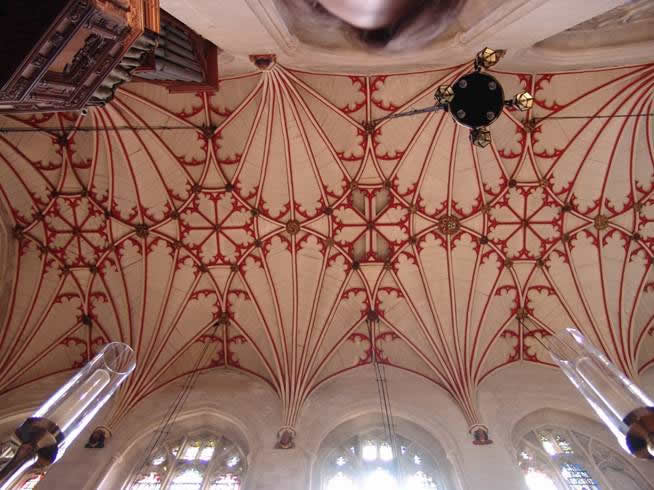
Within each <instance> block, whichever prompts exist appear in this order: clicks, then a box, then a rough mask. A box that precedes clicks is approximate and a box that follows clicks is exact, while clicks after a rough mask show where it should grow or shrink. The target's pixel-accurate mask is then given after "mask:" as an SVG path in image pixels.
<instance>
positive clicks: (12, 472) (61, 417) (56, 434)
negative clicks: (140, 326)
mask: <svg viewBox="0 0 654 490" xmlns="http://www.w3.org/2000/svg"><path fill="white" fill-rule="evenodd" d="M135 367H136V356H135V354H134V350H133V349H132V348H131V347H130V346H128V345H127V344H123V343H122V342H112V343H109V344H107V345H106V346H105V347H104V348H103V349H102V350H101V351H100V352H99V353H98V354H97V355H96V356H95V357H94V358H93V359H92V360H91V361H90V362H89V363H87V364H86V365H85V366H84V367H83V368H82V369H80V370H79V371H78V372H77V373H76V374H75V375H74V376H73V377H72V378H71V379H70V380H68V382H67V383H66V384H64V385H63V386H62V387H61V388H59V389H58V390H57V391H56V392H55V393H54V394H53V395H52V396H51V397H50V398H49V399H48V400H47V401H46V402H45V403H44V404H43V405H41V407H40V408H39V409H38V410H37V411H36V412H34V414H33V415H32V416H31V417H29V418H28V419H27V420H26V421H25V422H24V423H23V424H22V425H21V426H20V427H19V428H18V429H16V432H15V437H14V439H16V441H15V442H16V443H17V445H18V446H19V449H18V451H17V453H16V456H14V458H13V459H12V460H11V461H10V462H9V463H8V464H7V465H6V466H5V467H4V468H3V469H2V471H0V490H5V489H8V488H11V486H12V485H13V483H15V482H16V480H17V479H18V478H20V476H21V475H22V474H24V473H25V472H26V471H28V470H29V469H30V468H31V467H32V466H36V467H40V468H43V467H46V466H49V465H50V464H52V463H54V462H56V461H57V460H59V459H60V458H61V456H62V455H63V454H64V452H65V450H66V449H67V448H68V446H70V444H71V443H72V442H73V441H74V440H75V439H76V438H77V436H78V435H79V433H80V432H81V431H82V430H83V429H84V428H85V427H86V426H87V425H88V423H89V422H90V421H91V419H92V418H93V417H94V416H95V415H96V414H97V413H98V412H99V411H100V409H101V408H102V407H103V406H104V405H105V404H106V403H107V401H108V400H109V398H110V397H111V395H113V394H114V392H115V391H116V390H117V389H118V387H119V386H120V385H121V384H122V383H123V381H125V379H126V378H127V376H129V375H130V374H131V373H132V371H134V368H135Z"/></svg>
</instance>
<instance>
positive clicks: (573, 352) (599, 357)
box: [543, 328, 654, 459]
mask: <svg viewBox="0 0 654 490" xmlns="http://www.w3.org/2000/svg"><path fill="white" fill-rule="evenodd" d="M543 341H544V342H545V343H546V344H547V346H548V348H549V350H550V354H551V355H552V358H553V359H554V361H555V362H556V363H557V364H558V365H559V366H560V367H561V369H562V370H563V372H564V373H565V374H566V376H568V378H569V379H570V381H572V384H574V385H575V387H576V388H577V389H578V390H579V392H580V393H581V394H582V395H583V396H584V398H586V401H588V403H589V404H590V406H591V407H593V410H595V412H596V413H597V415H598V416H599V418H600V419H601V420H602V421H603V422H604V423H605V424H606V425H607V427H608V428H609V429H610V430H611V432H613V434H614V435H615V436H616V437H617V439H618V441H619V442H620V445H621V446H622V447H623V448H624V449H625V450H626V451H627V452H629V453H631V454H633V455H634V456H636V457H638V458H643V459H652V458H653V457H654V401H652V399H651V398H649V397H648V396H647V395H646V394H645V393H644V392H643V391H642V390H641V389H640V388H639V387H638V386H636V385H635V384H634V383H633V382H632V381H631V380H630V379H629V378H627V376H625V375H624V374H623V373H622V372H621V371H620V370H619V369H618V368H617V367H616V366H615V365H614V364H613V363H612V362H611V361H609V359H608V358H607V357H606V356H605V355H604V354H603V353H602V352H600V351H599V350H598V349H597V348H596V347H595V346H594V345H593V344H592V343H591V342H589V341H588V339H586V337H584V336H583V335H582V334H581V332H579V331H578V330H577V329H574V328H567V329H565V330H564V331H563V332H561V333H559V334H558V335H555V336H552V337H546V338H545V339H543Z"/></svg>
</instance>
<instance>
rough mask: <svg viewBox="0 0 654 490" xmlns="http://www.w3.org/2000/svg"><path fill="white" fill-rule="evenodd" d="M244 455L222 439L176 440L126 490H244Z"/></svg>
mask: <svg viewBox="0 0 654 490" xmlns="http://www.w3.org/2000/svg"><path fill="white" fill-rule="evenodd" d="M246 469H247V462H246V458H245V455H244V454H243V452H242V451H241V449H240V448H239V447H238V445H236V444H235V443H234V442H232V441H230V440H229V439H227V438H226V437H223V436H214V435H211V434H203V435H201V436H194V437H182V438H179V439H174V440H172V441H170V442H168V443H166V444H164V446H163V447H162V448H161V449H160V450H159V451H157V452H156V453H155V454H154V455H153V456H152V457H151V458H150V461H148V463H147V464H146V465H145V466H144V468H143V469H139V468H137V473H136V474H135V475H134V476H133V477H132V479H131V480H130V482H131V483H130V484H129V485H128V486H127V487H126V489H127V490H241V485H242V481H243V478H244V475H245V472H246Z"/></svg>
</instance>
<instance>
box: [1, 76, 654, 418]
mask: <svg viewBox="0 0 654 490" xmlns="http://www.w3.org/2000/svg"><path fill="white" fill-rule="evenodd" d="M470 69H471V65H470V64H467V65H461V66H455V67H452V68H448V69H442V70H438V71H423V72H415V73H406V74H399V75H398V74H396V75H375V76H361V75H352V76H349V75H328V74H315V73H309V72H304V71H297V70H292V69H289V68H286V67H284V66H282V65H279V64H273V65H272V66H271V68H270V69H268V70H265V71H263V72H252V73H249V74H245V75H241V76H235V77H232V78H226V79H223V80H222V81H221V84H220V91H219V92H218V93H216V94H215V95H213V94H196V95H192V94H186V95H170V94H168V93H167V91H166V90H165V89H163V88H160V87H157V86H155V85H141V84H130V85H128V86H126V87H125V88H124V89H122V90H120V92H119V93H118V94H117V97H116V99H115V100H114V101H112V102H111V103H110V104H108V105H107V106H106V107H104V108H100V109H93V110H91V111H90V113H89V115H88V116H86V117H77V116H73V115H69V114H45V115H35V116H29V117H28V116H25V117H23V116H21V117H4V118H2V119H1V120H0V124H1V127H2V128H9V127H11V128H18V129H30V128H31V129H40V130H41V131H38V132H25V131H20V132H1V131H0V196H1V197H2V201H3V203H4V205H5V207H6V209H7V210H8V213H7V214H8V216H9V221H10V222H11V224H10V227H11V226H13V227H14V230H13V238H12V240H14V242H15V243H16V245H17V248H18V249H19V252H18V253H17V255H16V256H15V257H13V260H14V266H13V267H11V268H10V270H15V276H14V277H13V288H12V290H11V293H10V296H9V298H8V300H7V301H6V304H7V305H8V306H7V311H3V315H2V316H3V321H4V323H3V324H2V330H0V393H2V394H3V399H5V400H6V401H8V399H9V397H11V393H12V390H14V389H15V388H17V387H19V386H23V385H26V384H28V383H30V382H32V381H34V380H37V379H41V378H43V377H45V376H48V375H51V374H53V373H56V372H60V371H65V370H71V369H74V368H77V367H79V366H81V365H82V364H83V363H84V362H85V361H86V360H87V359H89V357H90V356H92V355H93V354H94V353H95V352H97V351H98V349H99V348H100V347H101V346H102V345H103V344H104V343H106V342H108V341H111V340H121V341H124V342H128V343H129V344H130V345H132V346H133V347H134V348H135V349H136V352H137V357H138V367H137V370H136V372H135V373H134V375H133V376H132V377H131V378H130V379H129V380H128V382H127V384H126V385H125V387H124V388H123V389H122V391H121V392H120V394H119V395H118V398H117V403H116V405H115V406H114V409H113V412H112V415H111V417H110V420H109V421H108V422H109V423H110V424H111V425H116V424H118V423H119V422H120V420H122V419H123V418H124V417H125V416H126V415H127V414H128V413H129V411H130V410H131V409H132V408H133V407H134V406H135V405H136V404H137V403H139V402H140V401H141V400H143V399H144V398H146V399H147V397H148V395H149V394H151V393H153V392H154V391H155V390H157V389H158V388H160V387H162V386H164V385H166V384H168V383H170V382H172V381H173V380H175V379H177V378H179V377H180V376H183V375H184V374H186V373H189V372H190V371H192V370H194V369H196V367H197V369H201V370H206V369H210V368H230V369H238V370H243V371H245V372H248V373H250V374H251V375H253V376H256V377H259V378H261V379H262V380H264V381H265V382H267V383H268V384H269V385H270V386H271V388H272V389H273V390H274V391H275V392H276V393H277V394H278V396H279V398H280V403H281V406H282V407H283V412H284V416H285V420H284V425H288V426H294V425H295V424H296V422H297V420H298V417H299V416H300V415H301V411H302V406H303V404H304V402H305V401H306V399H307V397H308V396H309V395H310V394H311V393H312V391H313V390H315V389H316V388H317V387H318V386H320V385H321V383H323V382H324V381H326V380H328V379H330V378H332V377H334V376H338V375H339V374H340V373H343V372H346V371H349V370H351V369H354V368H357V367H359V366H366V365H369V364H370V362H371V360H372V356H373V349H374V353H375V355H376V357H377V358H378V359H380V360H381V361H382V362H384V363H386V364H388V365H389V366H396V367H397V368H401V369H405V370H409V371H411V372H414V373H416V374H418V375H420V376H423V377H425V378H427V379H429V380H431V381H432V382H433V383H434V388H435V389H444V390H446V391H447V392H448V393H450V394H451V396H452V397H453V399H454V400H456V402H457V403H458V404H459V406H460V407H461V410H462V413H463V414H464V415H465V417H466V420H467V421H468V422H469V423H470V424H471V425H472V424H475V423H480V422H483V418H482V416H481V413H483V407H480V406H479V404H478V401H477V387H478V386H479V385H480V384H481V383H482V382H483V381H484V379H485V378H486V377H487V376H488V375H489V374H491V373H494V372H497V371H498V370H501V369H502V367H503V366H506V365H508V364H510V363H516V362H531V363H540V364H543V363H544V364H548V363H550V359H549V358H548V357H547V355H546V353H545V352H544V351H543V350H542V348H541V347H540V344H539V342H538V341H539V340H540V338H541V337H543V336H548V335H551V334H552V333H553V332H556V331H559V330H561V329H562V328H564V327H567V326H570V325H575V326H577V327H578V328H580V329H581V330H582V331H583V332H585V333H586V335H588V336H589V337H590V338H591V340H592V341H593V342H594V343H595V344H596V345H598V346H600V347H601V348H602V349H603V350H604V351H605V352H606V353H607V354H608V355H609V357H610V358H611V359H612V360H613V361H614V362H615V363H616V364H617V365H618V366H620V368H622V369H623V370H624V371H625V372H626V373H627V374H629V375H630V376H633V377H636V376H638V374H639V373H640V372H642V370H644V369H646V368H647V367H648V366H649V365H650V363H651V362H652V361H653V359H654V337H653V336H652V327H653V324H652V322H653V321H654V278H653V277H652V255H653V254H654V195H653V191H654V150H653V142H652V135H653V126H652V125H653V124H654V119H653V118H652V117H651V116H649V117H648V116H646V115H642V116H635V117H629V118H624V117H620V116H622V115H637V114H646V113H651V112H652V110H653V107H652V105H653V100H654V99H653V97H652V95H653V90H652V87H653V84H654V65H641V66H633V67H626V68H620V69H613V70H600V71H588V72H570V73H561V74H537V75H531V74H520V73H505V72H496V73H495V75H496V76H497V77H498V78H499V79H500V80H501V82H502V83H503V85H504V86H505V88H506V90H507V93H514V92H516V91H518V90H519V89H520V88H521V87H522V88H525V89H528V90H530V91H532V93H534V94H535V98H536V104H535V106H534V108H533V110H531V111H530V112H527V113H520V112H515V111H513V110H512V109H507V110H505V113H504V115H503V116H502V117H501V118H500V119H499V120H498V122H497V123H496V124H494V125H493V128H492V133H493V138H494V139H493V145H492V146H489V147H487V148H485V149H479V148H476V147H473V146H471V144H470V142H469V140H468V132H467V130H465V129H463V128H461V127H459V126H457V125H455V124H454V123H453V121H452V119H451V118H450V116H449V115H447V114H445V113H429V114H422V115H419V116H415V117H411V118H404V119H392V120H387V121H385V122H383V123H381V124H379V125H378V126H377V127H376V128H375V129H374V130H372V131H366V129H365V127H364V125H363V124H362V123H363V122H364V121H366V120H370V119H373V118H377V117H380V116H383V115H385V114H388V113H389V112H392V111H398V110H404V109H409V108H413V107H423V106H427V105H430V104H432V103H433V95H432V94H433V92H434V90H435V87H437V86H438V85H440V84H442V83H450V82H452V81H453V80H455V79H456V77H457V76H458V75H460V74H461V73H464V72H466V71H468V70H470ZM577 116H588V117H586V118H583V117H582V118H577ZM95 128H97V130H95ZM63 134H65V135H66V137H61V135H63ZM2 304H5V303H2ZM377 316H378V318H379V324H380V326H379V329H376V331H375V335H374V338H372V339H371V336H370V332H369V330H368V324H367V320H368V319H373V318H375V317H377ZM517 316H519V317H529V318H530V319H531V320H532V322H533V325H534V326H532V327H531V328H530V329H525V328H524V327H521V326H520V325H519V324H518V321H517V320H516V317H517ZM207 346H208V349H209V352H210V353H209V354H208V355H207V356H206V357H205V358H204V359H202V363H201V364H200V365H197V362H198V359H199V358H200V357H201V356H200V354H201V353H202V352H203V350H204V349H205V347H207ZM437 387H440V388H437Z"/></svg>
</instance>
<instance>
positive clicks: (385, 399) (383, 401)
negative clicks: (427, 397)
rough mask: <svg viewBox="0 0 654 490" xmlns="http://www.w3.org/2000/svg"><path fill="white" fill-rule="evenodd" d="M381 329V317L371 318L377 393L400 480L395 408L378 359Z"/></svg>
mask: <svg viewBox="0 0 654 490" xmlns="http://www.w3.org/2000/svg"><path fill="white" fill-rule="evenodd" d="M379 330H381V327H380V325H379V319H378V318H376V319H374V320H369V322H368V331H369V334H370V342H371V352H372V364H373V367H374V369H375V380H376V382H377V393H378V395H379V409H380V411H381V414H382V423H383V424H384V432H385V435H386V438H387V440H388V443H389V444H390V446H391V451H392V456H393V466H394V467H395V474H396V477H397V480H398V482H399V481H401V478H402V475H401V467H400V459H399V457H400V448H399V447H398V441H397V436H396V432H395V422H394V421H393V409H392V407H391V398H390V393H389V390H388V378H387V377H386V367H385V366H384V363H383V362H382V363H380V362H379V360H378V359H377V349H376V339H377V334H378V331H379Z"/></svg>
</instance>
